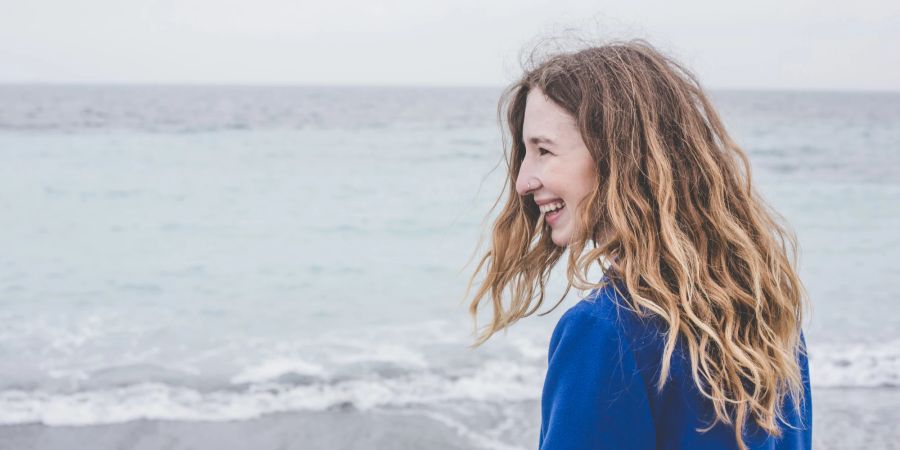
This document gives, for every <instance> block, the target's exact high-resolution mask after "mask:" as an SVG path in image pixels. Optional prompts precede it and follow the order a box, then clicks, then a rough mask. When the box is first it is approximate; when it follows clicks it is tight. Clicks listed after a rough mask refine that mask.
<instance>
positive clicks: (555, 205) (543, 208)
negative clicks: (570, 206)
mask: <svg viewBox="0 0 900 450" xmlns="http://www.w3.org/2000/svg"><path fill="white" fill-rule="evenodd" d="M563 206H566V202H563V201H558V202H553V203H547V204H546V205H541V206H540V208H541V212H542V213H544V214H547V213H548V212H550V211H555V210H557V209H559V208H562V207H563Z"/></svg>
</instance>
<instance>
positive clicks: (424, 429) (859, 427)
mask: <svg viewBox="0 0 900 450" xmlns="http://www.w3.org/2000/svg"><path fill="white" fill-rule="evenodd" d="M898 405H900V389H896V388H837V389H836V388H822V389H816V388H814V390H813V449H816V450H838V449H847V448H865V449H867V450H888V449H896V448H900V428H898V427H896V425H895V424H896V423H898V422H900V409H898ZM514 408H516V409H518V410H519V414H524V417H530V418H531V420H532V424H531V426H532V427H535V428H532V429H529V431H528V432H527V433H520V434H518V435H515V436H510V438H512V439H515V440H516V441H515V442H506V443H504V444H505V445H500V444H498V445H492V444H484V443H481V442H478V440H477V439H475V437H476V436H472V435H471V434H470V433H464V432H461V431H460V429H459V428H458V427H454V426H453V424H448V423H445V422H443V421H439V420H437V419H434V418H430V417H428V416H427V415H426V414H420V413H417V412H416V411H412V410H373V411H359V410H352V409H349V410H334V411H322V412H309V411H304V412H284V413H273V414H268V415H265V416H262V417H259V418H255V419H250V420H240V421H225V422H186V421H172V420H149V419H141V420H136V421H131V422H126V423H120V424H104V425H85V426H46V425H41V424H21V425H0V450H7V449H9V450H13V449H15V450H68V449H71V448H73V444H76V443H77V445H76V446H77V447H80V448H91V449H95V450H107V449H108V450H113V449H116V450H119V449H139V450H150V449H161V448H165V449H171V450H187V449H207V448H208V449H217V450H245V449H246V450H251V449H252V450H260V449H263V450H265V449H281V450H293V449H338V448H339V449H360V450H362V449H367V450H368V449H372V448H379V449H382V448H385V449H407V448H408V449H423V448H433V449H442V450H443V449H447V450H455V449H460V450H463V449H477V448H503V449H516V448H521V449H533V448H535V447H537V442H538V441H537V436H538V433H539V430H540V402H539V401H538V400H534V401H529V402H527V404H519V405H516V406H514ZM519 417H522V416H521V415H520V416H519ZM525 425H527V424H525Z"/></svg>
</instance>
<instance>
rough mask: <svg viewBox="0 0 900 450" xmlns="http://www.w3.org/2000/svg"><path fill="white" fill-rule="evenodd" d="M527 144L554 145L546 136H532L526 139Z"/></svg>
mask: <svg viewBox="0 0 900 450" xmlns="http://www.w3.org/2000/svg"><path fill="white" fill-rule="evenodd" d="M528 142H530V143H532V144H550V145H554V144H556V143H555V142H553V139H550V138H548V137H547V136H533V137H530V138H528Z"/></svg>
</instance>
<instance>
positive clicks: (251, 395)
mask: <svg viewBox="0 0 900 450" xmlns="http://www.w3.org/2000/svg"><path fill="white" fill-rule="evenodd" d="M268 367H272V368H274V369H272V370H270V371H269V372H267V373H265V377H270V376H271V375H273V374H274V373H277V372H280V371H281V369H284V368H285V367H288V365H287V364H285V365H283V366H281V367H277V365H276V364H270V365H269V366H268ZM290 367H291V368H292V369H291V370H293V369H295V368H296V365H295V364H291V365H290ZM304 367H306V368H309V367H314V366H309V365H306V366H304ZM314 370H315V369H314ZM263 372H264V371H262V370H261V371H259V373H253V372H252V371H248V372H245V378H241V379H240V381H245V380H246V379H249V378H251V375H252V376H258V375H259V374H260V373H263ZM542 376H543V372H542V370H541V369H540V368H538V367H530V366H520V365H517V364H516V363H515V362H512V361H490V362H488V363H486V364H484V365H483V366H482V367H479V368H477V369H474V370H471V371H468V373H461V374H440V373H435V372H432V371H421V372H412V373H409V374H407V375H405V376H401V377H395V378H382V377H366V378H357V379H347V380H341V381H335V380H328V379H323V380H318V381H316V382H312V383H309V384H304V385H291V384H284V383H254V384H250V385H249V386H246V387H243V388H241V389H220V390H214V391H209V392H205V391H201V390H197V389H193V388H187V387H179V386H171V385H166V384H161V383H141V384H136V385H131V386H125V387H115V388H109V389H97V390H91V391H84V392H77V393H71V394H60V393H56V394H54V393H48V392H42V391H30V392H29V391H22V390H7V391H4V392H0V423H3V424H12V423H42V424H46V425H89V424H102V423H117V422H125V421H129V420H135V419H142V418H143V419H169V420H207V421H224V420H235V419H248V418H253V417H258V416H260V415H262V414H266V413H273V412H281V411H322V410H327V409H331V408H344V407H352V408H356V409H359V410H369V409H373V408H379V407H391V406H394V407H397V406H400V407H405V406H410V405H430V404H436V403H439V402H447V401H466V400H474V401H518V400H528V399H536V396H537V395H538V393H539V392H540V389H539V388H540V383H541V381H542ZM236 378H239V377H236Z"/></svg>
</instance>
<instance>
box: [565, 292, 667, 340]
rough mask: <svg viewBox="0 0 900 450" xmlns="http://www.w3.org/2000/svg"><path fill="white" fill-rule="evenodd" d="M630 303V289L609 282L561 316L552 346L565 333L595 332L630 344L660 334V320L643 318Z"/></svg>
mask: <svg viewBox="0 0 900 450" xmlns="http://www.w3.org/2000/svg"><path fill="white" fill-rule="evenodd" d="M628 305H629V299H628V291H627V290H626V289H625V287H624V285H622V284H620V283H612V282H609V283H607V284H606V285H604V286H603V287H601V288H598V289H595V290H593V291H591V292H590V294H588V295H587V296H586V297H585V298H583V299H582V300H581V301H579V302H578V303H576V304H575V305H573V306H572V307H571V308H569V309H568V310H567V311H566V312H565V313H563V315H562V316H561V317H560V319H559V322H558V323H557V325H556V328H555V330H554V332H553V337H552V338H551V347H552V343H553V341H556V340H558V339H559V338H562V337H563V336H564V335H566V334H579V335H592V336H595V337H598V338H605V339H607V340H616V341H626V342H629V343H630V342H634V341H636V340H637V341H644V340H646V339H647V338H648V337H652V336H658V334H659V323H658V320H654V319H653V318H647V317H645V318H642V317H640V316H639V315H638V314H637V313H636V312H635V311H633V310H632V309H631V308H630V307H629V306H628Z"/></svg>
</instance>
